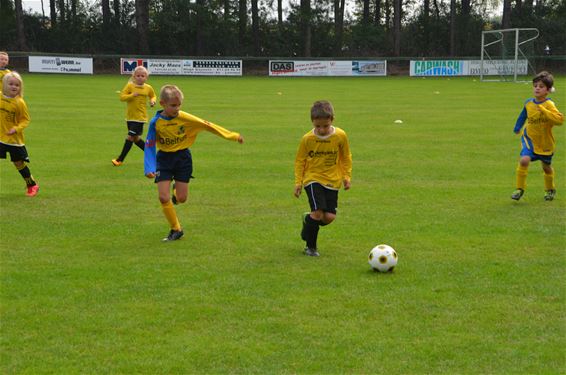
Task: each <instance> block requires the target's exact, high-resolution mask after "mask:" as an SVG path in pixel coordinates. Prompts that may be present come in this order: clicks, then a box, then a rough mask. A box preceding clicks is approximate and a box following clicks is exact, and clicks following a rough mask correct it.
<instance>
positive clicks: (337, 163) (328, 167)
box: [295, 127, 352, 190]
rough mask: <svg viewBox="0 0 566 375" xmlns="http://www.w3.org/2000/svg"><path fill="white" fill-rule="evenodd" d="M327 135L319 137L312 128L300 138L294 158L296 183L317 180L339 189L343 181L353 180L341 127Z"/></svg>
mask: <svg viewBox="0 0 566 375" xmlns="http://www.w3.org/2000/svg"><path fill="white" fill-rule="evenodd" d="M333 129H334V130H333V132H332V133H331V134H330V135H327V136H323V137H321V136H318V135H316V134H315V132H314V129H313V130H311V131H310V132H308V133H307V134H305V135H304V136H303V138H302V139H301V143H300V144H299V149H298V150H297V156H296V158H295V185H296V186H298V185H302V186H307V185H309V184H311V183H313V182H318V183H319V184H321V185H322V186H324V187H326V188H328V189H332V190H339V189H340V186H342V181H343V180H347V181H350V180H351V179H352V153H351V152H350V144H349V142H348V137H347V135H346V132H344V130H342V129H340V128H337V127H333Z"/></svg>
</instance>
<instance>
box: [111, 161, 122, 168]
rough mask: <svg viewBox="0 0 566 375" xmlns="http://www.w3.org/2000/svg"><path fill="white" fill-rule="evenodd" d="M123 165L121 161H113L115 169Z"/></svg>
mask: <svg viewBox="0 0 566 375" xmlns="http://www.w3.org/2000/svg"><path fill="white" fill-rule="evenodd" d="M122 163H123V162H122V161H120V160H118V159H112V164H113V165H114V166H115V167H119V166H121V165H122Z"/></svg>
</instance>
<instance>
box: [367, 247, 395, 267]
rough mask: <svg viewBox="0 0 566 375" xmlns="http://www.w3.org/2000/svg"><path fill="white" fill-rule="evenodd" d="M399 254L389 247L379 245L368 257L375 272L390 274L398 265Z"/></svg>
mask: <svg viewBox="0 0 566 375" xmlns="http://www.w3.org/2000/svg"><path fill="white" fill-rule="evenodd" d="M397 260H398V257H397V252H396V251H395V249H393V248H392V247H391V246H389V245H377V246H376V247H374V248H373V249H371V251H370V252H369V255H368V262H369V265H370V266H371V268H372V269H373V270H374V271H379V272H390V271H393V268H395V266H396V265H397Z"/></svg>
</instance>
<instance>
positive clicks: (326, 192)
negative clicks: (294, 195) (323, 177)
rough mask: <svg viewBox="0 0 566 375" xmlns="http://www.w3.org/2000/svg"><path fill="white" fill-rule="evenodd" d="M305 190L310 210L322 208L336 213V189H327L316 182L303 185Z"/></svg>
mask: <svg viewBox="0 0 566 375" xmlns="http://www.w3.org/2000/svg"><path fill="white" fill-rule="evenodd" d="M305 192H306V193H307V196H308V197H309V204H310V206H311V211H316V210H322V211H324V212H330V213H331V214H336V208H338V190H331V189H327V188H325V187H324V186H322V185H321V184H319V183H317V182H313V183H312V184H310V185H307V186H305Z"/></svg>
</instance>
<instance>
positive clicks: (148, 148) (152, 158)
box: [143, 112, 159, 176]
mask: <svg viewBox="0 0 566 375" xmlns="http://www.w3.org/2000/svg"><path fill="white" fill-rule="evenodd" d="M158 118H159V112H157V114H156V115H155V116H154V117H153V118H152V119H151V121H150V122H149V130H148V131H147V138H146V140H145V148H144V151H143V170H144V174H145V175H146V176H147V175H148V174H149V173H155V169H156V167H157V166H156V164H157V157H156V155H155V152H156V150H155V138H156V132H155V122H156V121H157V119H158Z"/></svg>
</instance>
